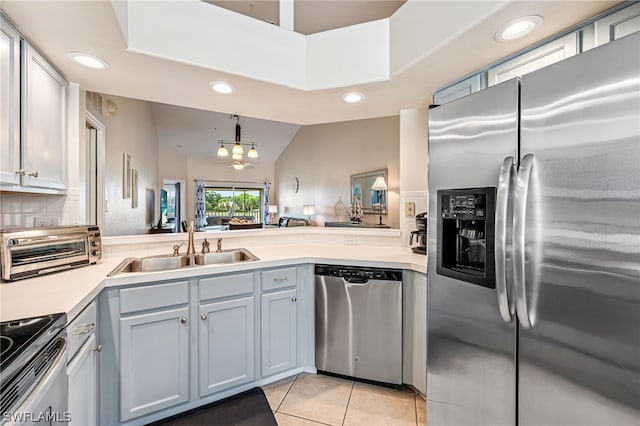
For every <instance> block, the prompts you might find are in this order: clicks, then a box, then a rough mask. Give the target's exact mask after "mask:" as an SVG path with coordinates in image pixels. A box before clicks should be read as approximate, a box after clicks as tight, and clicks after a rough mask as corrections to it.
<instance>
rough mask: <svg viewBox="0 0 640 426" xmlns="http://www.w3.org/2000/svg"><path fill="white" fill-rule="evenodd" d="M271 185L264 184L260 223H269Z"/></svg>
mask: <svg viewBox="0 0 640 426" xmlns="http://www.w3.org/2000/svg"><path fill="white" fill-rule="evenodd" d="M270 191H271V183H270V182H265V183H264V206H263V207H264V208H263V209H262V223H265V224H266V223H269V204H271V195H270Z"/></svg>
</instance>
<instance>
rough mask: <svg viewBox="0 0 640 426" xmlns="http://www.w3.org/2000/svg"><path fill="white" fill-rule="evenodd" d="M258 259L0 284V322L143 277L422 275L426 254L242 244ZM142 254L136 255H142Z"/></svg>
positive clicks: (87, 270)
mask: <svg viewBox="0 0 640 426" xmlns="http://www.w3.org/2000/svg"><path fill="white" fill-rule="evenodd" d="M247 249H248V250H249V251H250V252H252V253H253V254H255V255H256V256H257V257H258V258H259V259H260V260H258V261H254V262H242V263H234V264H226V265H208V266H194V267H187V268H183V269H177V270H171V271H161V272H146V273H131V274H121V275H118V276H115V277H107V274H108V273H109V272H110V271H111V270H113V269H114V268H115V267H116V266H117V265H118V264H119V263H120V262H121V261H122V260H123V258H121V257H117V258H116V257H114V258H110V259H105V260H103V261H102V262H101V263H99V264H97V265H91V266H87V267H83V268H78V269H74V270H71V271H66V272H60V273H54V274H50V275H46V276H42V277H37V278H30V279H26V280H21V281H15V282H11V283H1V284H0V321H3V322H4V321H11V320H15V319H20V318H30V317H35V316H41V315H46V314H51V313H58V312H65V313H66V314H67V319H68V320H71V319H73V318H74V317H75V316H76V315H77V314H79V313H80V311H81V310H82V308H84V306H86V305H87V303H89V302H90V301H91V300H92V299H93V298H95V297H96V296H97V295H98V294H99V293H100V291H101V290H102V289H103V288H104V287H111V286H120V285H127V284H136V283H144V282H148V281H156V280H158V281H159V280H167V279H178V278H184V277H194V276H205V275H213V274H220V273H228V272H236V271H243V270H248V269H258V268H268V267H274V266H282V265H293V264H303V263H329V264H346V265H354V266H376V267H383V268H398V269H408V270H413V271H416V272H421V273H426V264H427V258H426V256H424V255H420V254H415V253H412V252H411V250H410V249H409V248H400V247H398V248H395V247H363V246H353V247H350V246H333V245H282V246H268V247H267V246H265V247H247ZM144 255H146V254H140V256H144Z"/></svg>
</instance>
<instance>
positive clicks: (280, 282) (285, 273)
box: [262, 268, 296, 290]
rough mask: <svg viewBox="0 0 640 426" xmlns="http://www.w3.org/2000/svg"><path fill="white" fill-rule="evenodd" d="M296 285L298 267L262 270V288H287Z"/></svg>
mask: <svg viewBox="0 0 640 426" xmlns="http://www.w3.org/2000/svg"><path fill="white" fill-rule="evenodd" d="M295 285H296V268H280V269H272V270H270V271H262V290H273V289H277V288H287V287H293V286H295Z"/></svg>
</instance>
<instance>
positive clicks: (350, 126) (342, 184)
mask: <svg viewBox="0 0 640 426" xmlns="http://www.w3.org/2000/svg"><path fill="white" fill-rule="evenodd" d="M398 135H399V118H398V116H392V117H381V118H372V119H368V120H355V121H345V122H340V123H328V124H317V125H312V126H304V127H302V128H301V129H300V130H299V131H298V133H297V134H296V136H295V137H294V138H293V140H292V141H291V143H290V144H289V146H287V148H286V149H285V150H284V151H283V153H282V154H281V155H280V157H279V158H278V160H277V161H276V164H275V184H274V188H275V191H274V192H275V197H276V201H277V204H278V214H279V216H294V217H304V216H303V214H302V206H303V205H304V204H315V206H316V215H315V216H314V217H313V218H312V223H313V225H319V226H322V225H324V222H325V221H328V222H331V221H335V212H334V206H335V203H336V202H337V201H338V197H342V200H343V201H344V203H345V204H346V205H347V207H348V206H349V204H350V202H351V200H350V193H351V191H350V176H351V175H352V174H356V173H362V172H367V171H372V170H379V169H384V168H387V169H388V178H389V182H387V185H388V187H389V191H388V200H389V206H388V212H389V213H388V215H384V216H383V217H382V219H383V222H384V223H386V224H388V225H390V226H391V227H392V228H398V227H399V216H398V199H399V197H398V194H399V184H400V181H399V136H398ZM294 177H298V179H299V181H300V188H299V191H298V193H294V192H293V191H292V190H291V181H292V179H293V178H294ZM377 221H378V216H377V215H365V222H367V223H377Z"/></svg>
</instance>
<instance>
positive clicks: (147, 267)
mask: <svg viewBox="0 0 640 426" xmlns="http://www.w3.org/2000/svg"><path fill="white" fill-rule="evenodd" d="M254 260H259V259H258V258H257V257H256V256H255V255H254V254H253V253H251V252H250V251H249V250H247V249H232V250H223V251H222V252H217V253H204V254H195V255H186V254H182V255H178V256H172V255H160V256H148V257H128V258H126V259H125V260H124V261H123V262H122V263H120V265H118V266H117V267H116V268H115V269H114V270H113V271H111V272H110V273H109V274H107V276H109V277H112V276H114V275H117V274H122V273H132V272H156V271H170V270H174V269H182V268H187V267H190V266H202V265H217V264H228V263H238V262H247V261H254Z"/></svg>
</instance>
